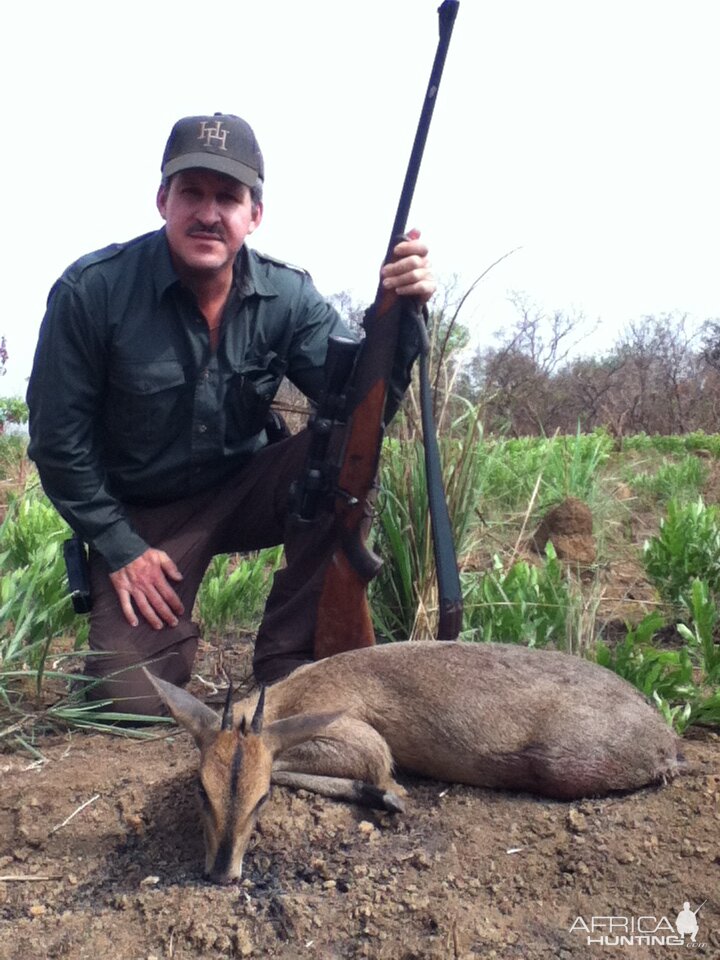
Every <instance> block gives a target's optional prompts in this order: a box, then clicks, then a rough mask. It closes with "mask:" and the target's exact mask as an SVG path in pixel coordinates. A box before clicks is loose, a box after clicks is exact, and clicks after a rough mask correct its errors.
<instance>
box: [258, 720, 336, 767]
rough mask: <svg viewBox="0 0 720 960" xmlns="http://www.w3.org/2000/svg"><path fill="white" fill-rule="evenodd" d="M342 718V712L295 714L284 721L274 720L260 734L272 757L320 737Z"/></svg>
mask: <svg viewBox="0 0 720 960" xmlns="http://www.w3.org/2000/svg"><path fill="white" fill-rule="evenodd" d="M341 716H342V711H337V712H336V713H307V714H296V716H294V717H288V718H287V719H286V720H276V721H275V722H274V723H271V724H270V725H269V726H267V727H266V728H265V729H264V730H263V733H262V739H263V742H264V743H265V746H266V747H267V748H268V749H269V751H270V753H271V754H272V756H273V757H276V756H278V754H280V753H283V751H285V750H289V749H290V747H295V746H297V745H298V744H299V743H304V742H305V741H306V740H312V739H313V737H319V736H322V734H324V733H326V732H327V728H328V727H329V726H330V724H331V723H334V722H335V721H336V720H337V719H338V718H339V717H341Z"/></svg>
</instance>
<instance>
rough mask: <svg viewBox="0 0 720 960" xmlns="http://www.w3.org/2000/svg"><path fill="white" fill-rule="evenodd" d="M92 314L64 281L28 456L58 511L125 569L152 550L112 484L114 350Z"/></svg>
mask: <svg viewBox="0 0 720 960" xmlns="http://www.w3.org/2000/svg"><path fill="white" fill-rule="evenodd" d="M89 314H90V311H89V310H88V309H86V306H85V304H84V302H83V300H82V298H81V297H80V296H79V294H78V292H77V289H76V287H75V285H74V284H73V283H72V282H70V281H68V280H66V279H61V280H59V281H58V282H57V283H56V284H55V286H54V287H53V289H52V290H51V291H50V296H49V298H48V308H47V311H46V314H45V317H44V319H43V322H42V326H41V328H40V336H39V339H38V346H37V349H36V352H35V360H34V363H33V370H32V374H31V377H30V382H29V386H28V393H27V402H28V409H29V413H30V419H29V429H30V445H29V448H28V452H29V455H30V457H31V458H32V459H33V460H34V461H35V463H36V465H37V468H38V472H39V474H40V479H41V481H42V485H43V488H44V490H45V492H46V494H47V496H48V497H49V499H50V500H51V502H52V503H53V505H54V506H55V508H56V509H57V511H58V513H60V515H61V516H62V517H63V518H64V519H65V520H66V521H67V523H69V524H70V526H71V527H72V529H73V530H74V531H75V532H76V533H77V534H78V535H79V536H80V537H82V539H83V540H85V541H86V542H87V543H89V544H91V545H92V546H93V547H94V548H95V549H96V550H98V552H99V553H100V554H102V556H103V557H104V558H105V559H106V560H107V562H108V564H109V566H110V569H111V570H117V569H119V568H120V567H122V566H124V565H125V564H127V563H129V562H130V561H131V560H134V559H135V558H136V557H138V556H140V554H141V553H144V551H145V550H146V549H147V547H148V545H147V544H146V543H145V542H144V541H143V540H142V539H141V538H140V537H139V536H138V535H137V534H136V533H135V531H134V530H133V529H132V527H131V525H130V522H129V520H128V518H127V516H126V515H125V512H124V510H123V507H122V504H121V503H120V502H119V501H118V500H117V498H116V497H114V496H112V494H111V493H110V492H109V490H108V489H107V486H106V478H105V472H104V470H103V467H102V461H101V449H102V437H101V426H100V417H101V411H102V402H101V397H102V394H103V390H104V386H105V370H106V354H107V351H106V346H105V343H104V339H103V336H102V333H101V329H102V323H101V322H98V318H97V317H95V318H93V319H91V317H90V315H89Z"/></svg>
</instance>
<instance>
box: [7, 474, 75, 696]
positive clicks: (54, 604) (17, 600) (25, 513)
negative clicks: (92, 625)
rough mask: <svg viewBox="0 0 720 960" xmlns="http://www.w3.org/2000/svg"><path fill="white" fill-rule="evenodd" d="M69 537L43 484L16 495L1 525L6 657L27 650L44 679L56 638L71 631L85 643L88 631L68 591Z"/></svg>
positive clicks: (39, 674)
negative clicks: (66, 547) (65, 555)
mask: <svg viewBox="0 0 720 960" xmlns="http://www.w3.org/2000/svg"><path fill="white" fill-rule="evenodd" d="M67 536H68V528H67V526H66V524H65V523H64V521H63V520H62V519H61V518H60V517H59V516H58V514H57V513H56V512H55V510H54V509H53V508H52V507H51V506H50V504H49V503H48V502H47V500H46V499H45V497H44V496H43V494H42V493H41V491H40V490H39V488H37V487H36V488H33V489H31V490H29V491H27V492H26V493H25V494H24V495H22V496H20V497H16V498H13V499H11V501H10V503H9V504H8V511H7V515H6V517H5V519H4V521H3V523H2V526H0V570H2V571H3V572H2V574H0V660H2V661H3V662H6V661H7V660H8V659H13V658H14V657H15V656H16V654H17V653H18V652H19V651H23V650H24V657H25V660H26V662H27V664H28V666H29V667H30V669H33V670H36V671H37V672H38V683H39V682H40V681H41V679H42V670H43V668H44V662H45V657H46V655H47V651H48V650H49V648H50V644H51V643H52V641H53V640H54V639H55V638H57V637H59V636H62V635H71V636H74V637H75V644H76V646H80V645H81V644H82V643H83V642H84V640H85V638H86V636H87V623H86V621H85V620H81V619H79V618H78V617H77V616H76V614H75V612H74V610H73V608H72V603H71V601H70V597H69V596H68V593H67V586H66V580H65V564H64V560H63V554H62V544H63V541H64V540H65V538H66V537H67ZM38 643H39V645H38Z"/></svg>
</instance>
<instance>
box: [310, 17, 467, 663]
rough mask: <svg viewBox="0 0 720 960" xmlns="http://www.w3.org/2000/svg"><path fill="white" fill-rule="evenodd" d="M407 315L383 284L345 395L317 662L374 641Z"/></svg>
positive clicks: (435, 74) (431, 89)
mask: <svg viewBox="0 0 720 960" xmlns="http://www.w3.org/2000/svg"><path fill="white" fill-rule="evenodd" d="M458 5H459V4H458V2H457V0H444V2H443V3H442V5H441V6H440V8H439V10H438V16H439V33H440V36H439V41H438V47H437V50H436V53H435V59H434V62H433V67H432V70H431V73H430V80H429V83H428V87H427V92H426V95H425V100H424V102H423V108H422V112H421V115H420V121H419V123H418V128H417V132H416V134H415V141H414V143H413V148H412V152H411V155H410V162H409V164H408V169H407V172H406V174H405V181H404V184H403V189H402V193H401V196H400V202H399V204H398V209H397V212H396V215H395V220H394V223H393V227H392V231H391V234H390V242H389V244H388V248H387V254H386V257H385V260H386V262H387V261H388V260H389V259H391V257H392V251H393V249H394V247H395V245H396V244H397V243H398V241H399V240H400V239H402V235H403V234H404V232H405V227H406V223H407V216H408V214H409V211H410V205H411V202H412V197H413V193H414V190H415V184H416V181H417V176H418V172H419V169H420V164H421V161H422V154H423V151H424V148H425V141H426V139H427V134H428V130H429V127H430V120H431V119H432V113H433V110H434V107H435V102H436V98H437V91H438V87H439V84H440V78H441V76H442V71H443V67H444V64H445V56H446V54H447V49H448V45H449V42H450V36H451V34H452V28H453V24H454V22H455V17H456V14H457V9H458ZM406 311H415V312H416V313H418V314H419V313H420V308H419V307H418V305H417V304H414V303H412V302H408V301H407V298H405V301H404V302H402V303H401V301H400V298H399V297H398V296H397V294H395V293H394V292H388V291H386V290H384V289H383V288H382V286H380V287H379V288H378V291H377V294H376V296H375V302H374V304H373V306H372V307H371V308H370V311H369V312H368V314H367V316H366V318H365V323H364V326H365V339H364V340H363V343H362V347H361V349H360V352H359V356H358V358H357V362H356V364H355V368H354V370H353V374H352V384H351V387H350V389H349V391H348V395H347V407H346V410H347V413H348V415H349V419H348V424H347V427H346V432H345V444H344V448H343V451H342V457H341V461H340V469H339V472H338V475H337V485H336V488H335V519H336V524H337V525H338V533H339V540H340V544H341V546H340V549H338V550H336V551H335V553H334V555H333V557H332V559H331V561H330V563H329V565H328V569H327V572H326V574H325V578H324V581H323V587H322V591H321V595H320V600H319V605H318V617H317V623H316V628H315V643H314V648H315V650H314V652H315V658H316V659H318V660H319V659H321V658H323V657H327V656H331V655H333V654H336V653H341V652H342V651H344V650H351V649H356V648H358V647H367V646H372V645H373V644H374V643H375V633H374V630H373V626H372V620H371V617H370V610H369V607H368V602H367V585H368V583H369V582H370V580H371V579H372V578H373V577H374V576H375V575H376V574H377V572H378V570H379V569H380V566H381V563H382V561H380V559H379V558H378V557H376V556H375V554H373V553H372V551H370V550H369V549H368V548H367V546H366V539H367V535H368V532H369V525H370V516H371V511H372V503H373V500H374V491H375V486H376V477H377V472H378V465H379V461H380V450H381V446H382V440H383V436H384V432H385V407H386V403H387V395H388V387H389V383H390V378H391V375H392V369H393V363H394V360H395V354H396V351H397V346H398V340H399V336H400V328H401V324H402V320H403V314H404V312H406ZM420 322H422V321H420Z"/></svg>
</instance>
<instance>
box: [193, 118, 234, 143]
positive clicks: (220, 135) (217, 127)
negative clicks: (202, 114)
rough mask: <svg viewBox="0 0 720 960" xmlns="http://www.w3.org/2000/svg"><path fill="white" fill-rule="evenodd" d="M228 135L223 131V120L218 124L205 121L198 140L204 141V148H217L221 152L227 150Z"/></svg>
mask: <svg viewBox="0 0 720 960" xmlns="http://www.w3.org/2000/svg"><path fill="white" fill-rule="evenodd" d="M227 135H228V132H227V130H223V125H222V121H221V120H218V121H217V122H216V123H208V122H207V120H203V121H202V123H201V124H200V133H199V134H198V140H202V141H203V146H204V147H212V146H215V147H216V148H218V149H220V150H227V147H226V146H225V139H226V137H227Z"/></svg>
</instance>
